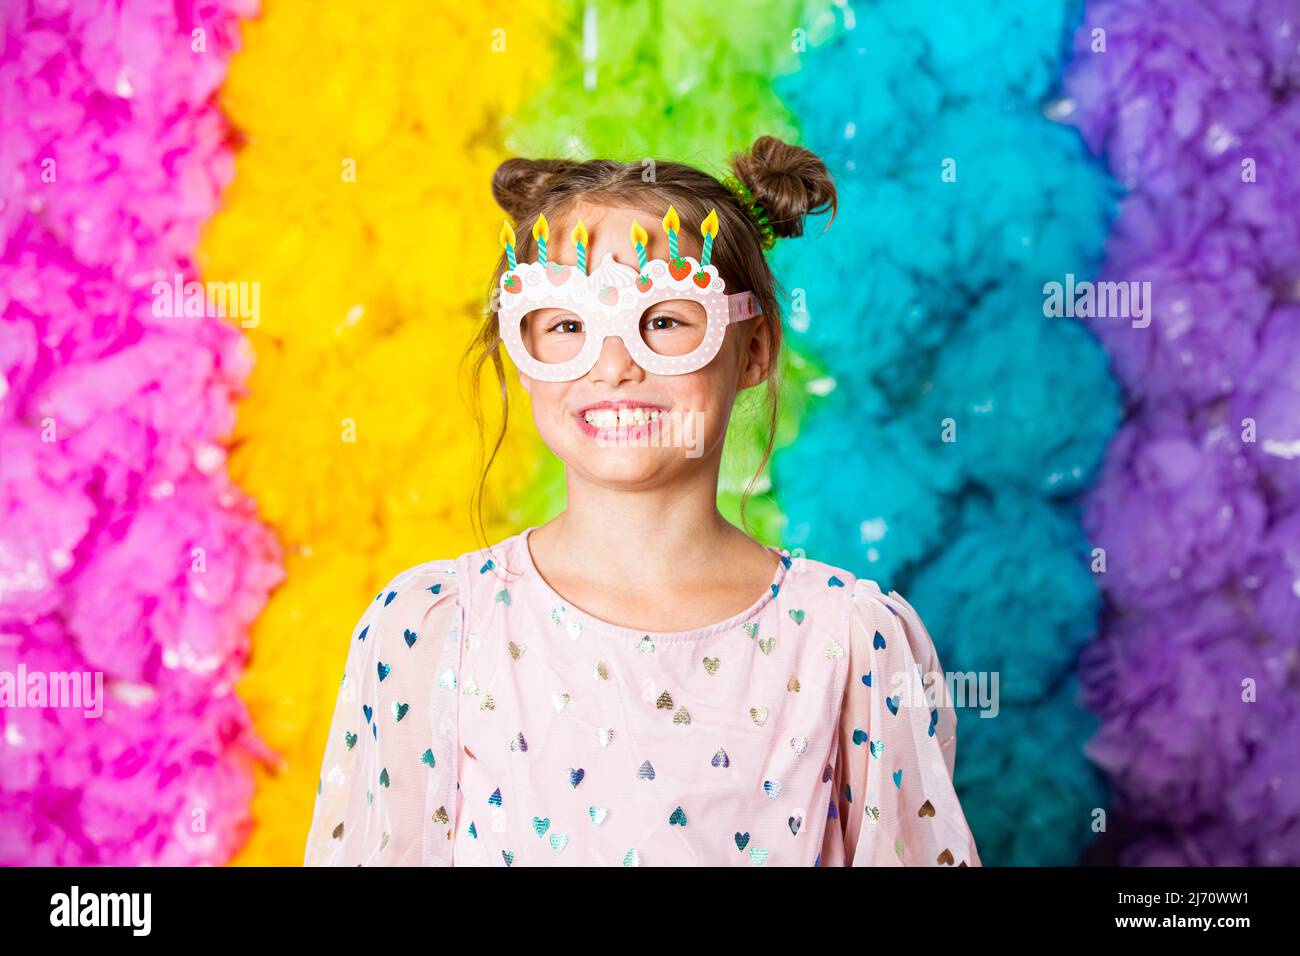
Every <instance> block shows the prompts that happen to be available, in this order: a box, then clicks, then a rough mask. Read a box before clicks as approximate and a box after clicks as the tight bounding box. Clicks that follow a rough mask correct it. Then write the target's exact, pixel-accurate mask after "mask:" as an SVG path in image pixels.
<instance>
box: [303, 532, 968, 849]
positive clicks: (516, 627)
mask: <svg viewBox="0 0 1300 956" xmlns="http://www.w3.org/2000/svg"><path fill="white" fill-rule="evenodd" d="M531 531H532V528H528V529H526V530H525V531H523V532H521V533H519V534H516V535H514V536H512V537H510V538H507V539H505V540H504V541H502V542H501V543H499V544H498V545H496V546H495V547H494V548H491V549H487V550H481V551H475V552H469V553H467V554H464V555H461V556H460V557H459V558H457V559H455V560H441V561H430V562H427V563H425V564H421V565H418V566H416V567H413V568H410V569H408V570H406V571H403V572H402V573H400V574H399V575H397V577H396V578H394V579H393V581H392V582H390V583H389V585H388V586H387V587H385V588H384V590H383V591H381V592H380V593H379V595H377V596H376V598H375V600H374V601H373V602H372V603H371V604H370V606H369V607H368V608H367V609H366V611H365V613H364V614H362V616H361V620H360V621H359V622H358V623H357V626H356V628H355V629H354V630H353V632H352V635H351V638H350V641H349V647H348V653H347V664H346V667H345V669H344V675H343V680H342V683H341V686H340V689H339V697H338V703H337V705H336V707H335V711H334V717H333V721H332V723H331V725H330V730H329V737H328V739H327V741H326V746H325V755H324V761H323V763H322V766H321V775H320V781H319V784H318V789H317V797H316V806H315V812H314V814H313V817H312V823H311V830H310V832H309V834H308V838H307V847H306V856H305V863H306V865H309V866H310V865H340V866H353V865H364V866H412V865H426V866H450V865H453V864H454V865H456V866H476V865H479V866H719V865H726V866H979V865H980V861H979V856H978V854H977V852H976V848H975V841H974V839H973V838H972V836H971V832H970V829H969V827H968V826H967V823H966V819H965V816H964V815H963V813H962V809H961V805H960V804H959V802H958V800H957V795H956V792H955V791H954V789H953V783H952V773H953V766H954V761H955V758H956V727H957V724H956V715H955V713H954V711H953V709H952V707H951V706H950V702H949V699H948V698H947V696H946V695H945V694H944V692H943V687H944V686H945V684H944V681H943V676H942V673H941V668H940V664H939V660H938V657H937V655H936V653H935V649H934V644H933V643H932V641H931V639H930V636H929V634H927V633H926V630H925V628H924V626H923V625H922V624H921V621H920V620H919V619H918V617H917V615H916V612H915V611H914V610H913V609H912V607H911V605H909V604H908V603H907V602H906V601H904V600H903V599H902V598H901V597H899V596H898V594H897V593H891V594H888V595H886V594H884V593H882V592H881V590H880V589H879V587H877V585H876V584H875V583H874V582H872V581H870V580H867V579H865V578H857V577H855V576H854V575H853V574H851V573H850V572H848V571H845V570H844V569H842V568H836V567H833V566H831V565H827V564H823V563H821V562H819V561H813V560H811V559H806V558H802V557H800V558H795V559H792V558H791V557H790V555H789V553H788V552H787V551H780V552H776V551H775V549H772V550H773V551H774V553H778V554H779V555H780V557H781V561H780V564H779V565H778V567H777V570H776V574H775V576H774V579H773V581H772V583H771V585H770V586H769V588H768V590H767V591H765V592H764V593H763V594H762V595H761V596H759V597H758V598H757V599H756V600H755V601H754V603H753V604H752V605H751V606H750V607H749V608H748V609H747V610H745V611H743V612H742V613H740V614H737V615H735V616H734V617H732V618H730V619H728V620H726V621H722V622H720V623H717V624H714V625H711V626H708V627H702V628H698V629H696V630H691V631H678V632H671V633H654V632H651V633H646V632H643V631H637V630H632V629H629V628H625V627H616V626H614V625H611V624H609V623H606V622H604V621H602V620H600V619H598V618H595V617H593V616H591V615H590V614H587V613H585V612H583V611H582V610H580V609H578V608H576V607H573V606H571V605H567V604H566V602H565V600H564V599H563V598H562V597H560V596H559V595H558V594H557V593H556V592H555V591H554V590H552V588H551V587H550V585H548V584H547V583H546V581H545V580H544V579H543V578H542V576H541V575H540V574H539V573H538V571H537V569H536V567H535V566H534V565H533V562H532V558H531V555H530V553H529V550H528V545H527V537H528V534H529V533H530V532H531ZM922 681H925V686H923V685H922ZM927 687H933V688H935V689H934V690H933V692H931V693H927V689H926V688H927Z"/></svg>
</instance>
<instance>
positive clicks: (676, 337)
mask: <svg viewBox="0 0 1300 956" xmlns="http://www.w3.org/2000/svg"><path fill="white" fill-rule="evenodd" d="M663 227H664V231H665V232H666V233H667V234H668V248H669V257H668V259H667V260H664V259H649V260H647V258H646V240H647V238H648V236H647V234H646V231H645V230H644V229H643V228H641V226H640V224H639V223H637V221H636V220H635V219H634V220H632V245H633V247H634V249H635V250H636V256H637V262H638V263H639V265H640V268H639V269H633V268H632V267H631V266H629V265H625V264H623V263H621V262H618V261H616V260H615V259H614V256H613V254H612V253H608V252H607V253H606V254H605V256H604V258H602V259H601V261H600V263H599V264H598V265H597V266H596V268H595V269H593V270H591V271H590V272H589V271H588V269H587V239H588V235H587V227H586V226H585V225H584V224H583V222H582V220H581V219H579V220H578V224H577V225H576V226H575V227H574V229H573V232H572V233H571V236H570V238H571V239H572V241H573V244H574V246H575V248H576V249H577V254H578V255H577V258H578V264H577V265H576V266H568V265H560V264H559V263H555V262H549V261H547V257H546V242H547V239H548V238H549V226H548V224H547V222H546V217H545V216H538V217H537V222H536V223H535V224H534V225H533V230H532V232H533V238H534V239H535V240H536V241H537V261H536V262H517V261H516V259H515V234H514V230H513V229H511V228H510V224H509V223H508V222H507V223H506V224H505V225H504V227H503V228H502V230H501V244H502V245H503V246H505V250H506V264H507V266H508V268H507V270H506V272H504V273H503V274H502V276H501V284H500V303H499V308H498V311H497V322H498V327H499V331H500V335H501V340H502V341H503V342H504V343H505V346H506V351H507V353H509V355H510V358H511V360H512V361H513V362H514V363H515V365H516V366H517V367H518V368H519V369H520V370H521V371H522V372H524V373H525V374H526V375H528V376H529V377H531V378H534V379H537V380H539V381H543V382H567V381H571V380H573V379H576V378H581V377H582V376H583V375H586V374H587V372H589V371H591V368H592V366H593V365H595V364H596V359H597V358H598V357H599V356H600V350H601V346H602V345H603V344H604V341H605V339H606V338H607V337H609V336H611V335H614V336H618V337H619V338H621V339H622V340H623V344H624V345H625V346H627V350H628V352H629V353H631V355H632V358H633V359H635V360H636V362H637V364H638V365H640V366H641V367H642V368H643V369H645V370H646V371H647V372H651V373H654V374H656V375H684V374H685V373H687V372H694V371H696V370H697V369H701V368H703V367H704V366H705V365H707V364H708V363H709V362H711V361H712V360H713V358H714V356H716V355H717V354H718V350H719V349H720V348H721V347H722V339H723V337H724V336H725V334H726V331H727V326H728V325H730V324H731V323H733V322H743V321H744V320H745V319H752V318H753V317H754V316H756V315H759V314H760V307H759V303H758V299H757V298H756V297H755V295H754V294H753V293H752V292H736V293H732V294H730V295H728V294H727V292H726V288H725V284H724V283H723V281H722V277H721V276H720V275H718V269H717V266H714V265H710V264H709V259H710V256H711V253H712V250H713V240H714V238H715V236H717V233H718V214H717V211H716V210H713V211H710V212H709V215H708V216H706V217H705V219H704V222H703V223H702V224H701V225H700V233H701V235H703V236H704V245H703V249H702V251H701V254H700V259H699V260H698V261H697V260H696V259H694V258H692V257H691V256H680V255H678V249H677V234H678V232H679V231H680V229H681V222H680V220H679V218H678V216H677V211H676V210H675V209H673V207H672V206H669V207H668V213H667V215H665V216H664V219H663Z"/></svg>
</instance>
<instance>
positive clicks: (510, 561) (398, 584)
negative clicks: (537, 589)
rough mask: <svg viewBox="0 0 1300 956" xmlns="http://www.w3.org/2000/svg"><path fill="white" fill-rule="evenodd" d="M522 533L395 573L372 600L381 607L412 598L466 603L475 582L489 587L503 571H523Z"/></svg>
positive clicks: (415, 599) (504, 572) (429, 601)
mask: <svg viewBox="0 0 1300 956" xmlns="http://www.w3.org/2000/svg"><path fill="white" fill-rule="evenodd" d="M521 545H522V532H520V533H519V534H513V535H510V536H509V537H508V538H504V539H502V540H501V541H498V542H497V543H496V544H493V545H489V546H488V547H486V548H477V549H475V550H472V551H465V552H463V553H461V554H459V555H457V556H456V557H454V558H437V559H434V560H429V561H423V562H421V563H420V564H416V565H412V566H411V567H409V568H405V569H404V570H402V571H399V572H397V573H396V574H395V575H393V577H392V578H391V579H390V580H389V582H388V583H387V584H386V585H384V587H383V589H382V590H380V592H379V594H378V595H377V596H376V598H375V601H376V602H378V603H381V604H383V605H384V606H387V605H390V604H395V603H404V604H410V603H411V602H412V601H423V602H425V603H428V604H432V603H435V602H436V603H441V602H442V601H447V600H459V601H466V602H468V601H469V599H470V595H471V591H472V589H473V587H474V585H475V584H476V583H477V582H484V586H486V587H491V586H492V585H490V584H488V583H487V582H489V581H492V580H497V579H499V578H500V577H501V576H502V575H503V574H506V573H514V574H519V573H521V572H522V571H523V570H524V564H523V563H521V561H520V550H519V549H520V546H521Z"/></svg>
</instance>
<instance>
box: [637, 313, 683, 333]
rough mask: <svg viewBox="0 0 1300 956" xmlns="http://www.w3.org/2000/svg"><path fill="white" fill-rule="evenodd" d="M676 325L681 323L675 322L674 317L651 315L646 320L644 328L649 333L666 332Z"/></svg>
mask: <svg viewBox="0 0 1300 956" xmlns="http://www.w3.org/2000/svg"><path fill="white" fill-rule="evenodd" d="M670 323H671V324H670ZM678 325H681V323H680V322H678V321H677V318H676V317H675V316H671V315H663V314H661V315H652V316H651V317H650V318H648V319H646V327H647V328H648V329H649V330H650V331H651V332H666V331H668V330H669V329H672V328H675V327H676V326H678Z"/></svg>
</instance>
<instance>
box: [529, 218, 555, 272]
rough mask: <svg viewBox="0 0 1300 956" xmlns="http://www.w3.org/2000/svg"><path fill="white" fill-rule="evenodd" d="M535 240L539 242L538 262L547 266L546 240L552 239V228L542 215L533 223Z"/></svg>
mask: <svg viewBox="0 0 1300 956" xmlns="http://www.w3.org/2000/svg"><path fill="white" fill-rule="evenodd" d="M533 238H534V239H536V240H537V261H538V262H540V263H541V264H542V265H546V240H547V239H549V238H551V227H550V224H549V223H547V221H546V217H545V216H543V215H541V214H540V213H539V214H538V216H537V221H536V222H535V223H533Z"/></svg>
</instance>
